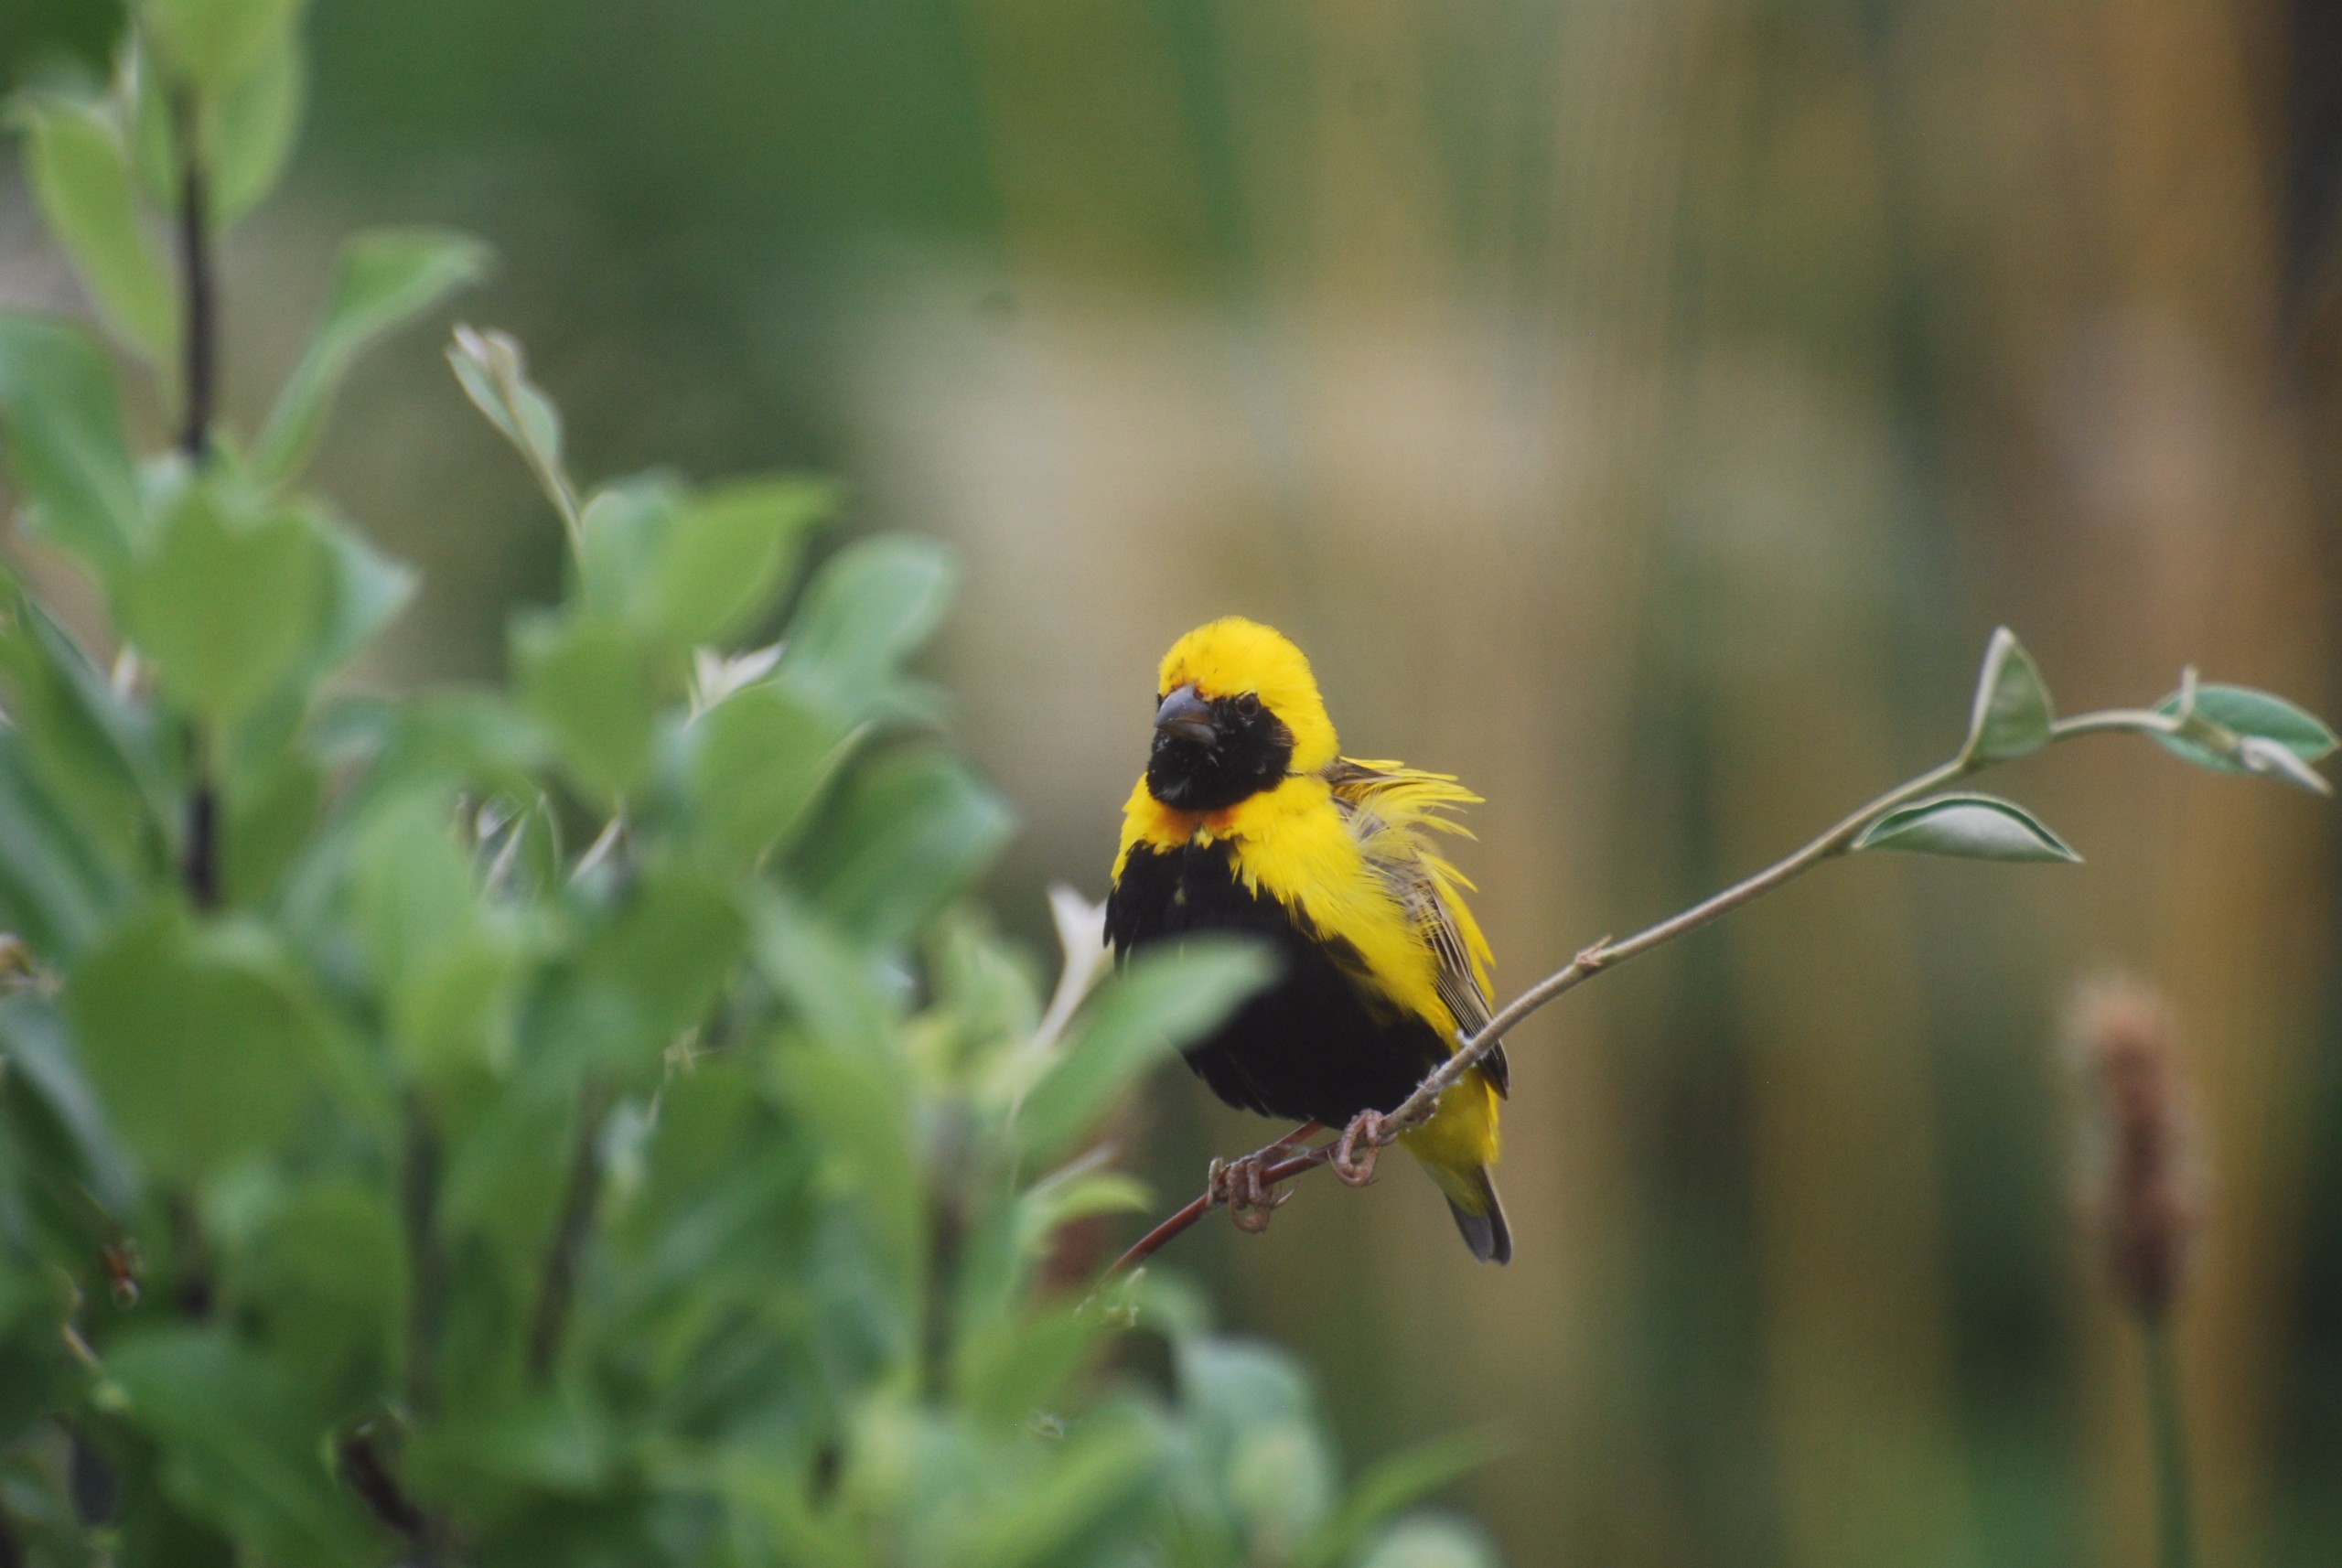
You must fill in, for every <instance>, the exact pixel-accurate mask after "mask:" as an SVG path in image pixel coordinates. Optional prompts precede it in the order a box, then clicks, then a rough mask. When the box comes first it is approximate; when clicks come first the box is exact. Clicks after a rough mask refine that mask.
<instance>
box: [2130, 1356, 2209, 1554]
mask: <svg viewBox="0 0 2342 1568" xmlns="http://www.w3.org/2000/svg"><path fill="white" fill-rule="evenodd" d="M2141 1328H2142V1330H2143V1333H2142V1343H2143V1347H2144V1348H2145V1351H2146V1361H2147V1407H2148V1420H2149V1421H2150V1422H2151V1423H2152V1424H2153V1426H2154V1445H2155V1535H2156V1539H2157V1541H2158V1542H2159V1550H2158V1555H2157V1561H2159V1562H2160V1563H2162V1564H2163V1568H2194V1564H2195V1562H2196V1530H2195V1520H2194V1510H2193V1509H2192V1508H2191V1506H2190V1503H2189V1498H2188V1487H2187V1419H2186V1412H2185V1411H2184V1409H2183V1408H2182V1406H2181V1402H2180V1397H2179V1345H2178V1336H2177V1335H2176V1334H2175V1332H2174V1331H2173V1329H2172V1325H2171V1315H2170V1314H2169V1313H2162V1314H2158V1315H2157V1316H2154V1317H2152V1318H2149V1319H2147V1320H2145V1321H2144V1322H2143V1324H2142V1325H2141Z"/></svg>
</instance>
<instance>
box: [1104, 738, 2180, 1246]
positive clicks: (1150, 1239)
mask: <svg viewBox="0 0 2342 1568" xmlns="http://www.w3.org/2000/svg"><path fill="white" fill-rule="evenodd" d="M2180 724H2181V721H2180V720H2179V719H2178V718H2175V717H2174V716H2173V715H2171V714H2159V713H2152V712H2149V711H2147V710H2144V709H2136V708H2117V709H2109V710H2107V711H2105V712H2102V713H2090V714H2076V715H2075V716H2074V717H2072V718H2068V719H2060V720H2058V721H2057V722H2056V723H2055V724H2053V725H2051V726H2050V731H2049V738H2050V740H2051V741H2052V742H2053V743H2054V742H2057V741H2061V740H2068V739H2071V738H2073V737H2074V736H2084V735H2104V734H2111V733H2117V732H2121V733H2131V734H2138V733H2154V734H2161V735H2169V734H2173V733H2175V731H2176V730H2177V729H2178V728H2179V726H2180ZM1988 766H1990V764H1989V763H1988V762H1985V761H1982V760H1978V759H1975V758H1972V757H1969V756H1968V755H1966V754H1965V753H1963V754H1962V755H1961V756H1960V757H1955V758H1953V759H1952V760H1951V761H1950V762H1947V763H1945V764H1943V765H1942V766H1941V767H1939V768H1930V769H1929V770H1928V771H1927V772H1925V773H1922V774H1920V775H1919V776H1918V778H1916V779H1910V780H1908V781H1907V782H1905V783H1902V784H1898V785H1896V787H1895V788H1894V789H1890V790H1888V791H1887V792H1886V793H1885V794H1884V795H1881V796H1879V797H1878V798H1877V799H1876V800H1872V801H1870V802H1869V803H1868V804H1867V805H1864V806H1862V807H1860V808H1858V809H1857V810H1855V811H1853V812H1851V813H1849V814H1848V815H1846V816H1845V817H1843V818H1842V819H1841V820H1840V821H1839V822H1837V824H1836V825H1835V826H1833V827H1832V828H1831V829H1830V830H1829V831H1828V832H1824V833H1822V834H1821V836H1820V837H1818V838H1816V839H1814V840H1812V841H1811V842H1810V843H1807V844H1806V845H1805V846H1804V847H1803V848H1802V849H1799V850H1798V851H1797V852H1796V853H1795V854H1790V855H1789V856H1788V857H1786V858H1785V859H1782V860H1778V861H1776V862H1774V863H1773V864H1772V865H1768V866H1767V867H1766V868H1765V869H1764V870H1762V871H1759V872H1757V873H1756V875H1753V876H1749V877H1746V878H1745V879H1743V880H1741V881H1739V882H1735V883H1734V884H1733V885H1732V886H1729V887H1727V888H1725V889H1724V891H1722V892H1721V893H1717V894H1715V895H1714V896H1713V897H1709V898H1706V899H1704V900H1703V901H1702V902H1700V903H1698V904H1694V905H1693V906H1692V908H1689V909H1686V910H1684V911H1683V912H1682V913H1681V914H1678V915H1673V916H1671V917H1669V918H1667V919H1664V920H1661V921H1660V922H1659V923H1658V924H1657V925H1655V926H1650V927H1648V928H1646V929H1643V930H1640V931H1638V932H1636V933H1635V934H1634V935H1633V936H1630V937H1628V938H1627V939H1626V940H1624V941H1615V940H1611V939H1610V938H1608V937H1605V938H1603V939H1602V940H1599V941H1597V942H1595V943H1594V944H1593V945H1592V946H1590V947H1588V948H1586V949H1585V950H1583V951H1581V952H1580V953H1579V954H1578V955H1577V956H1576V957H1575V958H1574V959H1572V960H1571V961H1570V962H1569V964H1568V965H1567V966H1566V967H1565V968H1563V969H1561V970H1558V971H1556V972H1553V973H1552V974H1549V975H1547V976H1546V977H1545V978H1544V979H1542V980H1541V981H1539V982H1538V983H1536V984H1534V985H1532V986H1531V987H1530V988H1529V989H1528V990H1526V991H1524V992H1522V993H1520V995H1518V996H1516V997H1514V998H1513V999H1512V1000H1511V1001H1510V1002H1509V1003H1507V1004H1505V1005H1504V1008H1503V1009H1502V1011H1500V1012H1499V1013H1498V1014H1497V1015H1495V1016H1494V1017H1492V1018H1490V1019H1489V1020H1488V1023H1487V1024H1486V1025H1485V1026H1482V1027H1481V1029H1480V1031H1479V1032H1478V1033H1477V1034H1476V1035H1473V1036H1471V1037H1469V1038H1468V1039H1465V1040H1462V1041H1460V1042H1459V1043H1458V1045H1457V1047H1456V1052H1455V1054H1454V1055H1453V1056H1451V1057H1449V1058H1447V1060H1445V1062H1442V1063H1441V1064H1440V1065H1439V1066H1438V1067H1437V1068H1435V1069H1433V1070H1432V1071H1431V1072H1430V1073H1429V1074H1428V1075H1426V1076H1425V1077H1424V1079H1423V1081H1422V1082H1421V1083H1419V1084H1417V1085H1416V1086H1415V1090H1414V1092H1413V1093H1412V1094H1410V1095H1408V1096H1407V1098H1406V1099H1405V1100H1403V1101H1401V1102H1400V1103H1399V1104H1398V1106H1397V1107H1396V1108H1394V1109H1393V1110H1391V1112H1388V1113H1386V1114H1385V1115H1383V1117H1382V1118H1381V1121H1380V1124H1379V1125H1376V1126H1373V1127H1372V1128H1371V1129H1370V1134H1369V1135H1365V1136H1361V1137H1360V1138H1359V1140H1358V1142H1359V1144H1362V1145H1363V1144H1370V1145H1371V1146H1372V1147H1375V1148H1380V1147H1384V1146H1387V1145H1388V1144H1391V1143H1394V1142H1396V1141H1397V1139H1398V1137H1399V1136H1400V1134H1401V1133H1405V1132H1407V1131H1408V1130H1410V1129H1411V1128H1414V1127H1418V1126H1421V1125H1422V1124H1423V1122H1428V1121H1430V1120H1431V1115H1432V1112H1433V1111H1434V1109H1435V1108H1436V1107H1437V1105H1438V1103H1439V1097H1440V1096H1441V1095H1442V1094H1443V1093H1445V1091H1446V1090H1448V1089H1450V1088H1452V1087H1453V1086H1454V1085H1455V1084H1456V1082H1457V1081H1458V1080H1459V1079H1462V1078H1463V1077H1464V1075H1465V1074H1466V1073H1468V1072H1470V1071H1471V1070H1472V1069H1474V1068H1476V1067H1477V1066H1478V1065H1479V1064H1480V1063H1481V1062H1482V1061H1484V1060H1486V1059H1487V1058H1488V1055H1489V1053H1491V1052H1492V1051H1494V1050H1495V1049H1496V1048H1497V1047H1498V1045H1499V1043H1500V1042H1502V1040H1503V1039H1504V1037H1505V1036H1506V1035H1507V1034H1509V1032H1510V1031H1511V1030H1513V1029H1514V1028H1516V1027H1517V1026H1520V1023H1521V1022H1522V1021H1523V1020H1524V1019H1526V1018H1528V1016H1529V1015H1531V1014H1532V1013H1535V1012H1536V1011H1537V1010H1538V1009H1539V1008H1541V1007H1543V1006H1544V1005H1545V1004H1548V1003H1550V1002H1552V1001H1553V1000H1554V999H1555V998H1557V997H1559V996H1561V995H1562V994H1563V993H1566V992H1570V991H1574V990H1576V989H1577V988H1578V987H1579V986H1580V985H1583V984H1585V983H1586V982H1587V981H1589V980H1591V979H1593V978H1594V977H1595V975H1597V974H1599V973H1601V972H1603V971H1605V970H1607V969H1615V968H1617V966H1618V965H1619V964H1622V963H1624V962H1626V961H1628V959H1631V958H1639V957H1641V956H1642V955H1643V954H1644V953H1647V952H1649V951H1650V950H1651V949H1653V948H1655V947H1659V946H1661V945H1662V944H1664V943H1667V942H1671V941H1673V940H1675V939H1676V938H1678V937H1681V936H1684V935H1687V934H1688V933H1690V932H1692V931H1695V930H1698V929H1700V928H1701V927H1702V926H1704V925H1707V924H1709V923H1710V922H1712V921H1714V920H1717V919H1721V918H1723V917H1724V916H1725V915H1728V914H1730V913H1731V912H1732V911H1733V910H1735V909H1737V908H1740V907H1741V906H1742V905H1744V904H1747V903H1750V902H1753V901H1754V900H1756V899H1757V898H1761V897H1764V896H1765V895H1766V894H1767V893H1770V892H1772V891H1773V890H1774V889H1775V888H1777V887H1779V886H1782V885H1783V884H1784V883H1787V882H1789V881H1791V880H1793V879H1795V878H1797V877H1799V876H1801V875H1804V874H1805V873H1807V872H1809V871H1810V870H1812V869H1813V868H1814V867H1815V866H1817V865H1821V863H1822V862H1824V861H1827V860H1832V859H1835V858H1836V857H1837V856H1839V855H1842V854H1845V853H1846V851H1847V850H1848V849H1850V848H1852V847H1853V843H1854V841H1855V840H1856V839H1858V838H1860V837H1861V836H1862V834H1863V830H1864V829H1865V828H1867V827H1869V826H1870V825H1871V824H1872V823H1873V822H1876V821H1877V820H1878V819H1879V818H1881V817H1883V816H1885V814H1886V813H1887V812H1889V811H1895V810H1896V809H1898V808H1899V807H1903V806H1907V805H1909V804H1911V803H1912V802H1913V801H1915V800H1919V799H1920V798H1922V797H1924V796H1927V795H1930V794H1933V793H1935V792H1936V791H1937V790H1939V789H1943V788H1944V787H1945V786H1946V785H1948V784H1951V783H1955V782H1957V781H1958V780H1959V779H1962V778H1964V777H1966V776H1967V775H1968V774H1970V773H1973V772H1977V771H1980V770H1981V769H1982V768H1985V767H1988ZM1292 1137H1293V1134H1290V1133H1288V1134H1287V1135H1286V1137H1284V1138H1281V1139H1279V1140H1277V1142H1275V1143H1273V1144H1268V1145H1266V1146H1265V1147H1263V1148H1262V1149H1260V1150H1258V1151H1256V1152H1255V1153H1253V1154H1252V1155H1248V1156H1246V1158H1247V1159H1248V1160H1252V1161H1259V1162H1262V1165H1263V1167H1264V1168H1262V1171H1261V1180H1260V1185H1261V1187H1263V1188H1266V1187H1274V1186H1276V1185H1277V1184H1279V1183H1281V1182H1284V1181H1289V1180H1291V1179H1292V1178H1294V1177H1295V1176H1301V1175H1304V1174H1305V1173H1306V1172H1309V1171H1312V1170H1315V1169H1316V1168H1317V1167H1318V1166H1319V1165H1327V1164H1330V1163H1332V1161H1333V1158H1334V1149H1335V1146H1336V1145H1334V1144H1323V1145H1321V1146H1319V1147H1317V1148H1314V1149H1310V1150H1307V1151H1305V1152H1304V1153H1301V1154H1298V1155H1292V1156H1291V1157H1289V1158H1285V1159H1282V1160H1278V1159H1276V1156H1277V1155H1280V1154H1282V1153H1283V1152H1284V1150H1285V1149H1287V1148H1289V1147H1290V1146H1291V1144H1290V1140H1291V1138H1292ZM1271 1161H1274V1163H1268V1162H1271ZM1228 1196H1229V1195H1228V1193H1227V1191H1226V1190H1225V1188H1224V1187H1222V1186H1221V1184H1219V1183H1215V1184H1214V1185H1213V1187H1212V1188H1211V1189H1210V1190H1209V1191H1207V1192H1205V1193H1204V1194H1202V1196H1200V1197H1197V1198H1196V1199H1195V1200H1194V1201H1192V1202H1190V1203H1189V1204H1188V1205H1187V1207H1186V1208H1182V1209H1180V1210H1179V1211H1178V1212H1177V1213H1176V1214H1173V1215H1172V1216H1171V1217H1170V1218H1168V1219H1165V1220H1164V1221H1163V1222H1162V1223H1161V1224H1159V1225H1157V1226H1156V1227H1155V1229H1154V1230H1150V1231H1148V1232H1147V1233H1146V1235H1145V1236H1144V1237H1142V1238H1141V1239H1140V1240H1139V1241H1138V1243H1137V1244H1136V1245H1134V1246H1133V1247H1132V1248H1131V1250H1130V1251H1127V1252H1125V1253H1123V1256H1122V1257H1121V1258H1119V1259H1118V1260H1116V1261H1115V1263H1114V1266H1113V1267H1112V1269H1109V1270H1108V1271H1107V1273H1109V1274H1112V1273H1118V1272H1120V1271H1121V1270H1123V1269H1126V1268H1129V1267H1132V1266H1133V1265H1134V1264H1137V1263H1140V1262H1144V1261H1145V1260H1146V1259H1147V1258H1148V1257H1150V1256H1152V1255H1153V1254H1154V1253H1155V1252H1156V1251H1159V1250H1161V1248H1162V1247H1163V1246H1164V1245H1165V1244H1166V1243H1167V1242H1168V1241H1170V1240H1172V1238H1174V1237H1176V1236H1177V1235H1178V1234H1179V1233H1180V1232H1181V1231H1184V1230H1188V1229H1189V1228H1191V1227H1192V1226H1194V1225H1195V1223H1196V1222H1197V1221H1198V1220H1199V1219H1202V1218H1203V1217H1204V1216H1205V1215H1207V1214H1209V1213H1210V1212H1211V1211H1212V1210H1213V1209H1214V1208H1218V1207H1219V1206H1220V1205H1221V1204H1222V1203H1225V1202H1226V1201H1227V1200H1228Z"/></svg>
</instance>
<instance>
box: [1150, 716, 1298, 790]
mask: <svg viewBox="0 0 2342 1568" xmlns="http://www.w3.org/2000/svg"><path fill="white" fill-rule="evenodd" d="M1292 765H1293V732H1292V731H1291V730H1289V729H1287V728H1285V727H1284V720H1282V719H1280V718H1278V717H1277V716H1276V714H1273V713H1271V712H1270V711H1269V710H1268V709H1267V708H1265V707H1262V705H1261V699H1260V698H1259V697H1257V696H1255V695H1253V694H1252V693H1250V692H1241V693H1237V694H1236V695H1234V696H1232V697H1213V698H1210V699H1209V700H1207V699H1206V698H1204V697H1202V696H1200V695H1198V693H1197V692H1196V689H1195V687H1193V686H1182V687H1180V688H1179V689H1178V690H1177V691H1176V692H1173V693H1171V694H1170V695H1169V696H1167V697H1165V698H1164V699H1163V701H1162V704H1161V705H1160V706H1159V707H1157V708H1156V709H1155V750H1154V753H1153V754H1152V755H1151V756H1150V757H1148V758H1147V763H1146V789H1147V793H1148V794H1150V795H1153V796H1154V797H1155V799H1156V800H1160V801H1162V802H1163V803H1164V804H1165V805H1166V806H1169V807H1170V808H1172V809H1173V810H1174V811H1219V810H1222V809H1223V808H1225V807H1229V806H1232V805H1234V804H1236V802H1237V801H1239V800H1243V799H1245V798H1246V797H1247V796H1250V795H1256V794H1258V793H1260V792H1261V791H1262V790H1263V789H1273V788H1274V787H1275V786H1276V783H1277V781H1278V780H1279V779H1283V778H1284V776H1285V770H1286V769H1287V768H1290V767H1292Z"/></svg>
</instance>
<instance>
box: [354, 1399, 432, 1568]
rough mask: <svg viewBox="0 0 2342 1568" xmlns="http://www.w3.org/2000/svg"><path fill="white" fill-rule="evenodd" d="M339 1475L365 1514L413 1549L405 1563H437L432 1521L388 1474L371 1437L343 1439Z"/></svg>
mask: <svg viewBox="0 0 2342 1568" xmlns="http://www.w3.org/2000/svg"><path fill="white" fill-rule="evenodd" d="M341 1475H342V1479H344V1480H346V1481H348V1482H349V1489H350V1490H351V1491H353V1492H356V1493H357V1494H358V1498H359V1500H360V1502H362V1503H364V1504H365V1505H366V1510H367V1511H368V1512H369V1513H371V1514H372V1515H373V1516H374V1518H375V1519H376V1520H379V1521H380V1522H381V1525H382V1527H383V1528H384V1529H386V1530H390V1531H392V1533H393V1534H395V1535H397V1536H398V1537H399V1538H400V1539H401V1540H403V1541H405V1542H406V1543H407V1544H408V1545H409V1546H410V1547H412V1548H413V1549H414V1555H413V1556H411V1557H409V1558H408V1559H407V1561H408V1562H409V1563H412V1564H414V1568H433V1565H435V1564H436V1563H438V1561H439V1547H438V1532H437V1530H435V1529H434V1528H433V1525H432V1521H431V1517H430V1516H429V1515H428V1514H426V1513H424V1511H423V1509H421V1508H419V1507H418V1506H416V1504H415V1501H414V1498H410V1497H408V1496H407V1495H406V1490H405V1488H404V1487H401V1486H400V1485H399V1479H398V1477H396V1476H393V1475H392V1474H391V1467H390V1466H389V1465H387V1464H385V1463H384V1462H383V1460H382V1455H381V1452H380V1451H379V1450H377V1449H376V1448H375V1446H374V1439H373V1435H372V1434H371V1433H365V1432H360V1433H355V1434H351V1435H350V1436H349V1437H346V1438H344V1439H342V1443H341Z"/></svg>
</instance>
